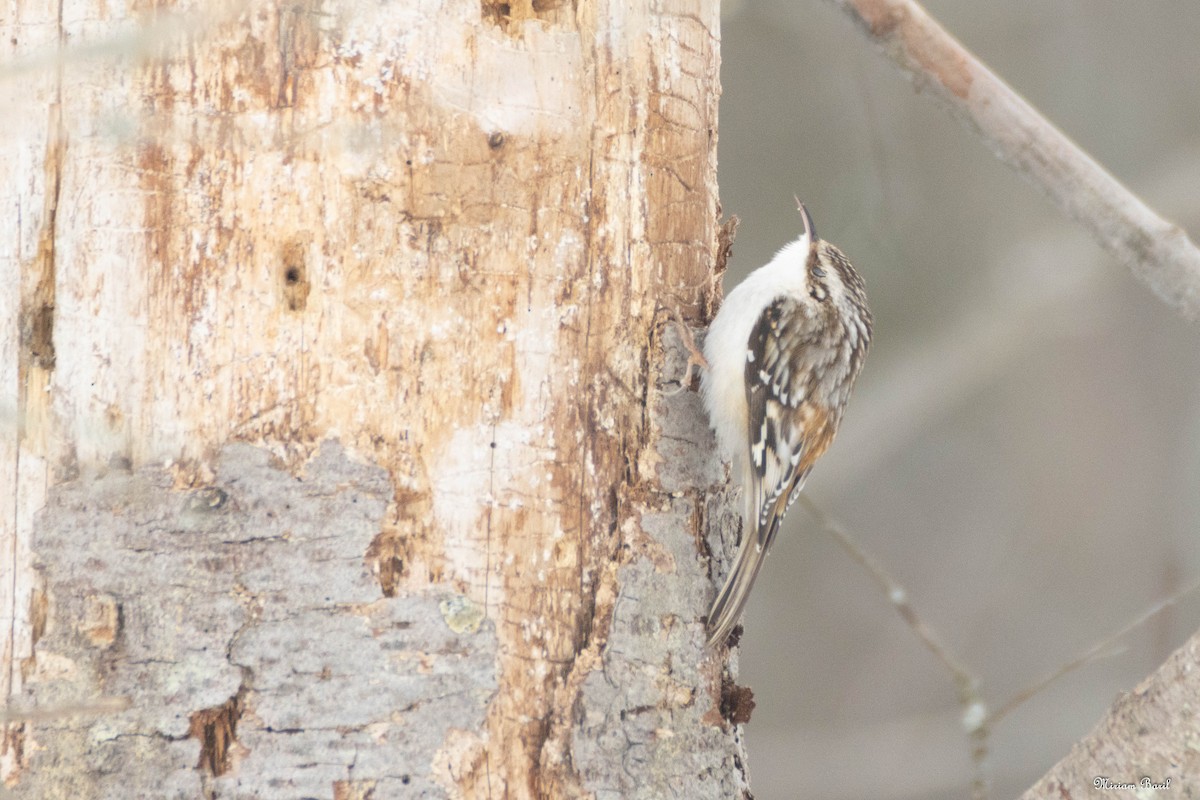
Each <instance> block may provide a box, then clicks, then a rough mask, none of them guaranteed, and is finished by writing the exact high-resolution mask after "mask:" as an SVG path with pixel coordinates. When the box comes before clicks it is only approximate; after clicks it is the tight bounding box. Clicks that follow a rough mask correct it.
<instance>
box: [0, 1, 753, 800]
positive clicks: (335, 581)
mask: <svg viewBox="0 0 1200 800" xmlns="http://www.w3.org/2000/svg"><path fill="white" fill-rule="evenodd" d="M8 8H9V11H8V12H7V13H8V16H7V17H0V31H2V33H3V37H2V39H3V43H2V44H0V47H3V48H4V52H5V54H6V55H5V60H6V62H7V66H4V67H0V91H2V92H3V102H2V105H3V107H4V108H6V109H10V113H9V114H8V115H6V118H5V119H4V120H2V121H0V126H2V127H0V130H2V133H3V137H4V147H3V148H2V149H0V174H3V175H4V176H5V179H4V181H3V183H0V208H3V209H4V212H3V213H4V218H5V220H6V224H5V225H4V226H3V230H2V231H0V263H2V264H3V276H4V278H5V279H4V281H3V282H2V283H0V312H2V314H0V325H2V328H0V409H2V414H3V417H2V420H3V424H2V428H0V484H2V489H0V491H2V492H3V496H4V497H6V498H15V502H13V503H11V504H8V503H7V501H6V505H5V508H4V513H3V515H2V519H0V569H2V570H3V571H2V573H0V601H2V602H3V613H4V625H3V632H2V634H0V635H2V637H3V647H4V666H5V670H4V671H3V672H2V673H0V688H2V689H3V693H4V695H5V696H6V697H7V698H8V699H9V705H8V708H7V709H6V710H5V712H4V713H5V717H4V718H3V720H4V721H6V722H7V723H8V724H7V727H6V728H5V736H4V739H3V742H2V743H0V759H2V765H3V769H4V777H5V780H6V782H7V785H8V787H9V789H10V790H11V791H12V792H13V794H14V796H16V797H58V796H70V797H122V798H124V797H136V796H167V797H197V796H213V797H215V796H220V797H289V798H290V797H301V796H312V797H334V798H339V799H341V798H347V799H348V798H366V797H374V798H383V797H493V798H500V797H511V798H521V797H535V796H536V797H585V796H592V797H597V798H605V797H667V796H680V797H713V798H727V797H733V796H737V795H738V794H739V793H740V792H741V790H742V788H743V787H744V785H745V783H744V781H745V777H744V766H743V765H744V763H745V762H744V755H743V753H742V752H741V744H740V739H739V736H738V734H737V730H736V727H732V726H730V725H729V724H728V723H727V721H726V720H725V719H724V716H727V715H734V716H737V715H739V713H740V712H739V711H738V709H730V708H729V701H730V698H731V697H732V698H733V699H735V700H736V699H737V698H738V697H739V696H740V695H739V693H738V692H730V689H729V687H730V684H729V681H728V677H729V676H728V673H727V672H726V665H725V664H723V663H721V662H719V661H718V660H717V659H714V658H712V657H709V656H705V655H704V654H703V652H702V649H701V647H702V641H703V630H702V623H701V615H702V614H703V613H704V611H705V604H706V602H707V600H708V598H709V597H710V596H711V586H710V583H709V575H708V570H709V568H708V559H707V558H706V553H705V552H704V551H705V550H706V547H707V545H706V539H705V536H704V535H703V534H704V532H712V531H717V532H719V531H720V529H721V527H722V526H728V525H731V524H733V521H734V520H735V516H734V513H735V512H734V511H733V510H731V508H730V507H729V505H728V504H727V503H726V502H725V499H724V498H723V497H722V496H721V495H720V493H719V492H713V491H710V490H712V489H713V488H714V487H717V486H723V485H724V477H723V472H722V470H721V469H720V466H719V464H718V462H717V461H716V459H715V457H714V456H713V454H712V451H713V447H712V441H711V439H710V438H709V434H708V431H707V426H706V425H705V423H704V419H703V415H702V413H701V411H700V409H699V406H698V404H697V401H696V398H695V395H694V394H692V393H690V392H686V391H685V392H679V393H675V394H672V393H671V391H670V389H671V388H672V380H673V379H677V378H678V374H679V372H680V371H681V366H682V360H681V357H680V355H679V347H678V342H677V341H675V340H673V339H671V337H670V335H669V334H670V332H671V329H669V328H664V319H665V315H664V314H663V313H662V311H661V309H662V307H663V306H666V307H668V308H671V309H673V310H674V311H677V312H678V313H679V314H681V315H682V316H683V317H684V318H686V319H689V320H692V321H694V322H698V321H700V320H701V319H702V318H703V317H704V316H705V315H706V314H707V313H708V311H709V308H710V304H711V301H712V294H713V292H714V287H715V286H716V285H717V280H718V277H719V276H716V275H715V274H714V271H713V262H714V253H715V250H716V247H717V238H718V237H717V234H718V227H717V226H718V209H717V201H716V197H717V194H716V181H715V145H716V135H715V130H716V128H715V126H716V104H717V95H718V91H719V89H718V77H717V76H718V73H717V66H718V44H719V30H718V14H717V9H716V4H715V3H713V2H709V0H681V2H676V3H670V4H661V5H653V6H652V7H651V8H646V7H645V6H644V4H641V3H633V4H628V3H624V2H619V1H616V0H614V1H613V2H603V1H602V2H598V3H591V2H581V3H565V2H562V3H559V2H534V3H529V2H514V3H511V4H507V3H504V4H502V3H496V2H492V1H491V0H483V2H482V4H480V3H468V2H444V1H439V0H427V1H426V2H416V0H412V1H411V2H395V3H379V4H374V3H353V4H332V3H320V2H317V0H305V2H301V3H288V4H284V3H280V2H250V3H229V4H222V5H216V6H214V5H213V4H208V3H203V4H202V3H186V2H185V3H181V4H179V5H176V6H172V7H169V8H163V7H161V6H158V5H157V4H146V5H141V4H133V6H132V7H130V8H128V9H126V7H124V6H123V5H121V4H112V3H105V2H103V1H102V0H91V2H79V3H74V4H63V3H62V2H50V1H48V0H44V1H43V2H36V1H35V0H18V2H17V3H15V4H10V5H9V6H8ZM664 331H666V333H667V334H668V335H664ZM664 341H672V342H673V344H672V345H671V346H670V347H667V348H665V349H664V345H663V342H664ZM667 356H669V363H670V364H671V369H670V371H664V370H665V368H664V363H666V361H665V360H664V359H666V358H667ZM26 710H27V711H26Z"/></svg>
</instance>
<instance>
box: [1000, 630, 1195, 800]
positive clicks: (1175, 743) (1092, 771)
mask: <svg viewBox="0 0 1200 800" xmlns="http://www.w3.org/2000/svg"><path fill="white" fill-rule="evenodd" d="M1198 663H1200V635H1196V636H1193V637H1192V638H1191V639H1190V640H1188V642H1187V644H1185V645H1184V646H1183V647H1181V648H1179V649H1178V650H1176V651H1175V652H1174V653H1173V654H1172V655H1171V657H1170V658H1168V659H1167V660H1166V662H1165V663H1164V664H1163V665H1162V666H1161V667H1159V668H1158V670H1156V671H1155V672H1154V674H1152V675H1150V676H1149V677H1148V678H1146V680H1144V681H1142V682H1141V683H1140V684H1138V686H1137V688H1135V689H1134V690H1133V691H1132V692H1130V693H1128V694H1125V695H1123V696H1122V697H1121V698H1120V699H1119V700H1117V702H1116V703H1115V704H1114V705H1113V707H1112V708H1111V709H1109V712H1108V715H1107V716H1106V717H1105V718H1104V719H1103V720H1101V721H1100V723H1099V724H1098V725H1097V726H1096V727H1095V729H1094V730H1093V731H1092V732H1091V733H1090V734H1088V735H1087V736H1086V737H1085V738H1084V739H1083V740H1082V741H1080V742H1078V743H1077V744H1076V745H1075V746H1074V747H1072V748H1071V752H1070V754H1068V755H1067V757H1066V758H1064V759H1063V760H1062V761H1060V762H1058V764H1056V765H1055V766H1054V768H1053V769H1051V770H1050V771H1049V772H1047V773H1046V775H1045V777H1043V778H1042V779H1041V780H1040V781H1038V782H1037V783H1036V784H1035V785H1034V786H1033V787H1031V788H1030V789H1029V791H1027V792H1026V793H1025V794H1023V795H1021V800H1041V798H1053V800H1072V798H1074V800H1080V799H1081V798H1085V797H1138V798H1152V797H1183V798H1195V797H1200V785H1198V784H1197V782H1196V776H1197V775H1200V747H1197V741H1196V734H1197V730H1198V728H1197V709H1196V703H1197V698H1200V670H1197V669H1196V664H1198Z"/></svg>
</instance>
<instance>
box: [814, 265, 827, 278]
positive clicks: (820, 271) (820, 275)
mask: <svg viewBox="0 0 1200 800" xmlns="http://www.w3.org/2000/svg"><path fill="white" fill-rule="evenodd" d="M813 275H816V276H817V277H818V278H824V277H825V270H823V269H821V268H820V267H813Z"/></svg>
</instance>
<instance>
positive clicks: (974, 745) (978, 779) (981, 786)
mask: <svg viewBox="0 0 1200 800" xmlns="http://www.w3.org/2000/svg"><path fill="white" fill-rule="evenodd" d="M799 500H800V504H801V505H803V506H804V510H805V511H807V512H808V513H809V515H811V516H812V518H813V520H814V521H815V522H816V523H817V524H818V525H819V526H820V527H821V528H822V529H823V530H824V531H825V532H826V533H828V534H829V535H830V536H832V537H833V538H834V539H835V540H836V541H837V543H838V544H840V545H841V546H842V549H844V550H845V551H846V552H847V553H848V554H849V555H850V557H851V558H852V559H854V561H856V562H857V563H858V564H859V565H860V566H862V567H863V568H864V569H866V571H867V572H868V573H870V575H871V577H872V578H873V579H874V580H875V583H876V584H878V586H879V588H880V589H882V590H883V593H884V594H886V595H887V597H888V600H889V601H890V602H891V604H892V606H893V607H894V608H895V609H896V612H897V613H898V614H899V615H900V617H901V618H902V619H903V620H904V621H905V623H907V624H908V626H909V627H910V628H912V631H913V633H915V634H916V635H917V638H918V639H920V640H921V643H922V644H924V645H925V647H926V649H928V650H929V652H931V653H933V655H934V657H935V658H937V660H938V661H941V662H942V664H943V665H944V666H945V667H946V669H947V670H949V671H950V674H951V675H952V676H953V677H954V684H955V686H956V687H957V688H958V702H959V704H960V705H961V706H962V723H963V728H964V729H965V730H966V732H967V734H968V735H969V736H970V737H971V761H972V763H973V765H974V769H975V775H974V777H973V779H972V785H971V797H972V798H973V800H985V799H986V798H987V796H988V784H987V776H986V761H987V751H988V736H989V735H990V733H991V726H990V724H989V715H988V713H987V703H986V702H985V701H984V699H983V694H982V693H981V692H980V691H979V678H978V677H977V676H976V675H975V673H974V672H972V671H971V668H970V667H968V666H967V665H966V663H965V662H963V660H962V659H961V658H959V657H958V656H957V655H956V654H955V653H954V652H953V651H951V650H950V648H949V647H948V646H947V645H946V644H944V643H943V642H942V640H941V639H940V638H939V637H938V635H937V633H936V632H935V631H934V630H933V629H932V628H930V627H929V626H928V625H927V624H926V623H925V620H923V619H921V617H920V616H919V615H918V614H917V611H916V609H915V608H913V606H912V604H911V603H910V602H909V601H908V592H907V591H905V589H904V587H903V586H901V585H900V583H899V581H897V580H896V579H895V578H893V577H892V576H891V575H890V574H888V572H887V570H886V569H884V567H883V565H882V564H880V563H879V562H878V561H877V560H876V559H875V557H874V556H872V555H871V554H870V553H868V552H867V551H866V550H864V549H863V548H862V547H861V546H860V545H859V544H858V542H856V541H855V540H854V538H853V537H852V536H851V535H850V534H849V533H848V532H847V531H846V529H845V528H843V527H842V526H841V525H840V524H838V523H837V522H835V521H834V520H832V519H830V518H829V517H828V516H827V515H826V514H825V512H824V511H822V510H821V509H820V508H819V507H818V506H817V504H816V503H814V502H813V501H812V500H811V499H810V498H809V497H808V495H806V494H804V493H801V494H800V497H799Z"/></svg>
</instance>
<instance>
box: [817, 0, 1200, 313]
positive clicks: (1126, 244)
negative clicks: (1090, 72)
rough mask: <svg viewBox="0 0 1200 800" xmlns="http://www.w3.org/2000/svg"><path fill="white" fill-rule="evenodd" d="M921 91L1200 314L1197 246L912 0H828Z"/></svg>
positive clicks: (1153, 285) (1152, 282)
mask: <svg viewBox="0 0 1200 800" xmlns="http://www.w3.org/2000/svg"><path fill="white" fill-rule="evenodd" d="M832 2H834V3H835V4H836V5H838V6H840V7H841V8H842V9H843V10H844V11H845V12H846V13H847V14H849V15H850V16H851V18H853V19H854V20H855V21H856V22H857V23H858V24H859V25H860V27H862V29H863V30H864V31H865V32H866V33H867V35H868V36H869V37H870V38H871V39H872V40H873V41H874V42H876V43H877V44H878V45H879V46H880V47H882V48H883V50H884V52H886V53H887V54H888V55H889V56H890V57H891V59H892V60H893V61H895V62H896V63H897V64H898V65H899V66H900V67H901V68H902V69H903V70H904V71H905V72H906V73H908V75H909V77H910V78H911V79H912V81H913V83H914V85H915V86H916V87H917V88H918V89H919V90H921V89H928V90H930V92H931V93H932V94H933V96H934V97H935V98H937V99H938V100H939V101H940V102H941V103H942V104H943V105H945V106H946V107H947V108H948V109H949V110H950V113H951V114H953V115H954V116H955V117H957V118H958V120H959V121H960V122H962V123H963V124H964V125H966V126H967V127H968V128H969V129H971V130H972V131H974V132H975V133H976V134H978V135H979V137H980V138H981V139H983V141H984V143H985V144H986V145H987V146H988V148H989V149H990V150H991V151H992V152H993V153H994V154H995V155H996V156H997V157H998V158H999V159H1000V160H1001V161H1003V162H1004V163H1006V164H1008V165H1009V166H1010V167H1012V168H1013V169H1014V170H1016V172H1017V173H1018V174H1020V175H1022V176H1024V177H1025V178H1027V179H1029V180H1030V181H1031V182H1033V184H1034V185H1035V186H1037V187H1039V188H1040V189H1041V190H1042V191H1043V192H1045V193H1046V194H1047V195H1048V196H1049V197H1050V199H1051V200H1053V201H1054V202H1055V203H1056V204H1057V205H1058V206H1059V208H1061V209H1062V210H1063V211H1065V212H1066V213H1067V214H1068V215H1069V216H1070V217H1072V218H1073V219H1075V220H1076V221H1078V222H1080V223H1082V224H1083V225H1084V227H1086V228H1087V229H1088V230H1089V231H1091V233H1092V236H1093V237H1095V239H1096V240H1097V241H1098V242H1099V243H1100V244H1101V246H1103V247H1104V248H1105V249H1106V250H1108V251H1109V252H1110V253H1112V254H1113V255H1114V256H1115V257H1116V258H1118V259H1119V260H1120V261H1122V262H1123V263H1125V264H1126V265H1127V266H1128V267H1129V269H1130V270H1131V271H1132V272H1133V274H1134V276H1135V277H1137V278H1138V279H1139V280H1140V281H1142V282H1143V283H1145V284H1146V285H1147V286H1149V287H1150V289H1151V290H1152V291H1153V292H1154V293H1155V294H1156V295H1158V296H1159V298H1160V299H1162V300H1163V302H1165V303H1166V304H1167V305H1169V306H1171V307H1172V308H1173V309H1175V310H1176V311H1177V312H1178V313H1180V314H1181V315H1182V316H1183V317H1185V318H1186V319H1189V320H1193V321H1194V320H1196V319H1198V318H1200V250H1198V249H1197V248H1196V245H1195V244H1193V242H1192V241H1191V240H1190V239H1189V238H1188V236H1187V233H1186V232H1185V231H1184V230H1183V229H1182V228H1180V227H1179V226H1177V225H1175V224H1173V223H1170V222H1168V221H1166V220H1164V219H1163V218H1162V217H1160V216H1159V215H1158V214H1156V213H1155V212H1154V211H1153V210H1151V209H1150V207H1149V206H1147V205H1146V204H1145V203H1143V202H1142V201H1141V199H1139V198H1138V197H1137V196H1135V195H1134V194H1133V193H1132V192H1130V191H1129V190H1128V189H1126V188H1125V187H1124V186H1123V185H1121V183H1120V182H1119V181H1118V180H1117V179H1116V178H1114V177H1113V176H1112V175H1110V174H1109V173H1108V172H1107V171H1106V170H1105V169H1104V168H1103V167H1101V166H1100V165H1099V164H1097V163H1096V162H1095V161H1094V160H1093V159H1092V158H1091V157H1090V156H1089V155H1088V154H1087V153H1085V152H1083V150H1081V149H1080V148H1079V147H1078V146H1077V145H1076V144H1075V143H1074V142H1072V141H1071V140H1070V139H1068V138H1067V136H1066V135H1065V134H1063V132H1062V131H1060V130H1059V129H1058V128H1056V127H1055V126H1054V125H1053V124H1052V123H1051V122H1049V121H1048V120H1047V119H1046V118H1045V117H1043V116H1042V115H1041V114H1039V113H1038V112H1037V110H1036V109H1035V108H1033V106H1031V105H1030V104H1029V103H1028V102H1027V101H1026V100H1025V99H1024V98H1022V97H1021V96H1020V95H1018V94H1017V93H1016V92H1015V91H1013V90H1012V89H1011V88H1010V87H1009V86H1008V85H1007V84H1006V83H1004V81H1002V80H1001V79H1000V78H999V77H997V76H996V75H995V74H994V73H992V72H991V71H990V70H989V69H988V68H987V67H986V66H985V65H984V64H983V63H982V62H980V61H979V60H978V59H977V58H975V57H974V56H973V55H972V54H971V53H970V52H968V51H967V49H966V48H964V47H963V46H962V44H960V43H959V42H958V41H956V40H955V39H954V37H952V36H951V35H950V34H949V33H947V32H946V30H945V29H944V28H942V27H941V26H940V25H939V24H938V23H937V22H936V21H935V20H934V19H933V18H932V17H930V16H929V14H927V13H926V12H925V10H924V9H923V8H922V7H921V6H920V5H919V4H918V3H915V2H912V0H832Z"/></svg>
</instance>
